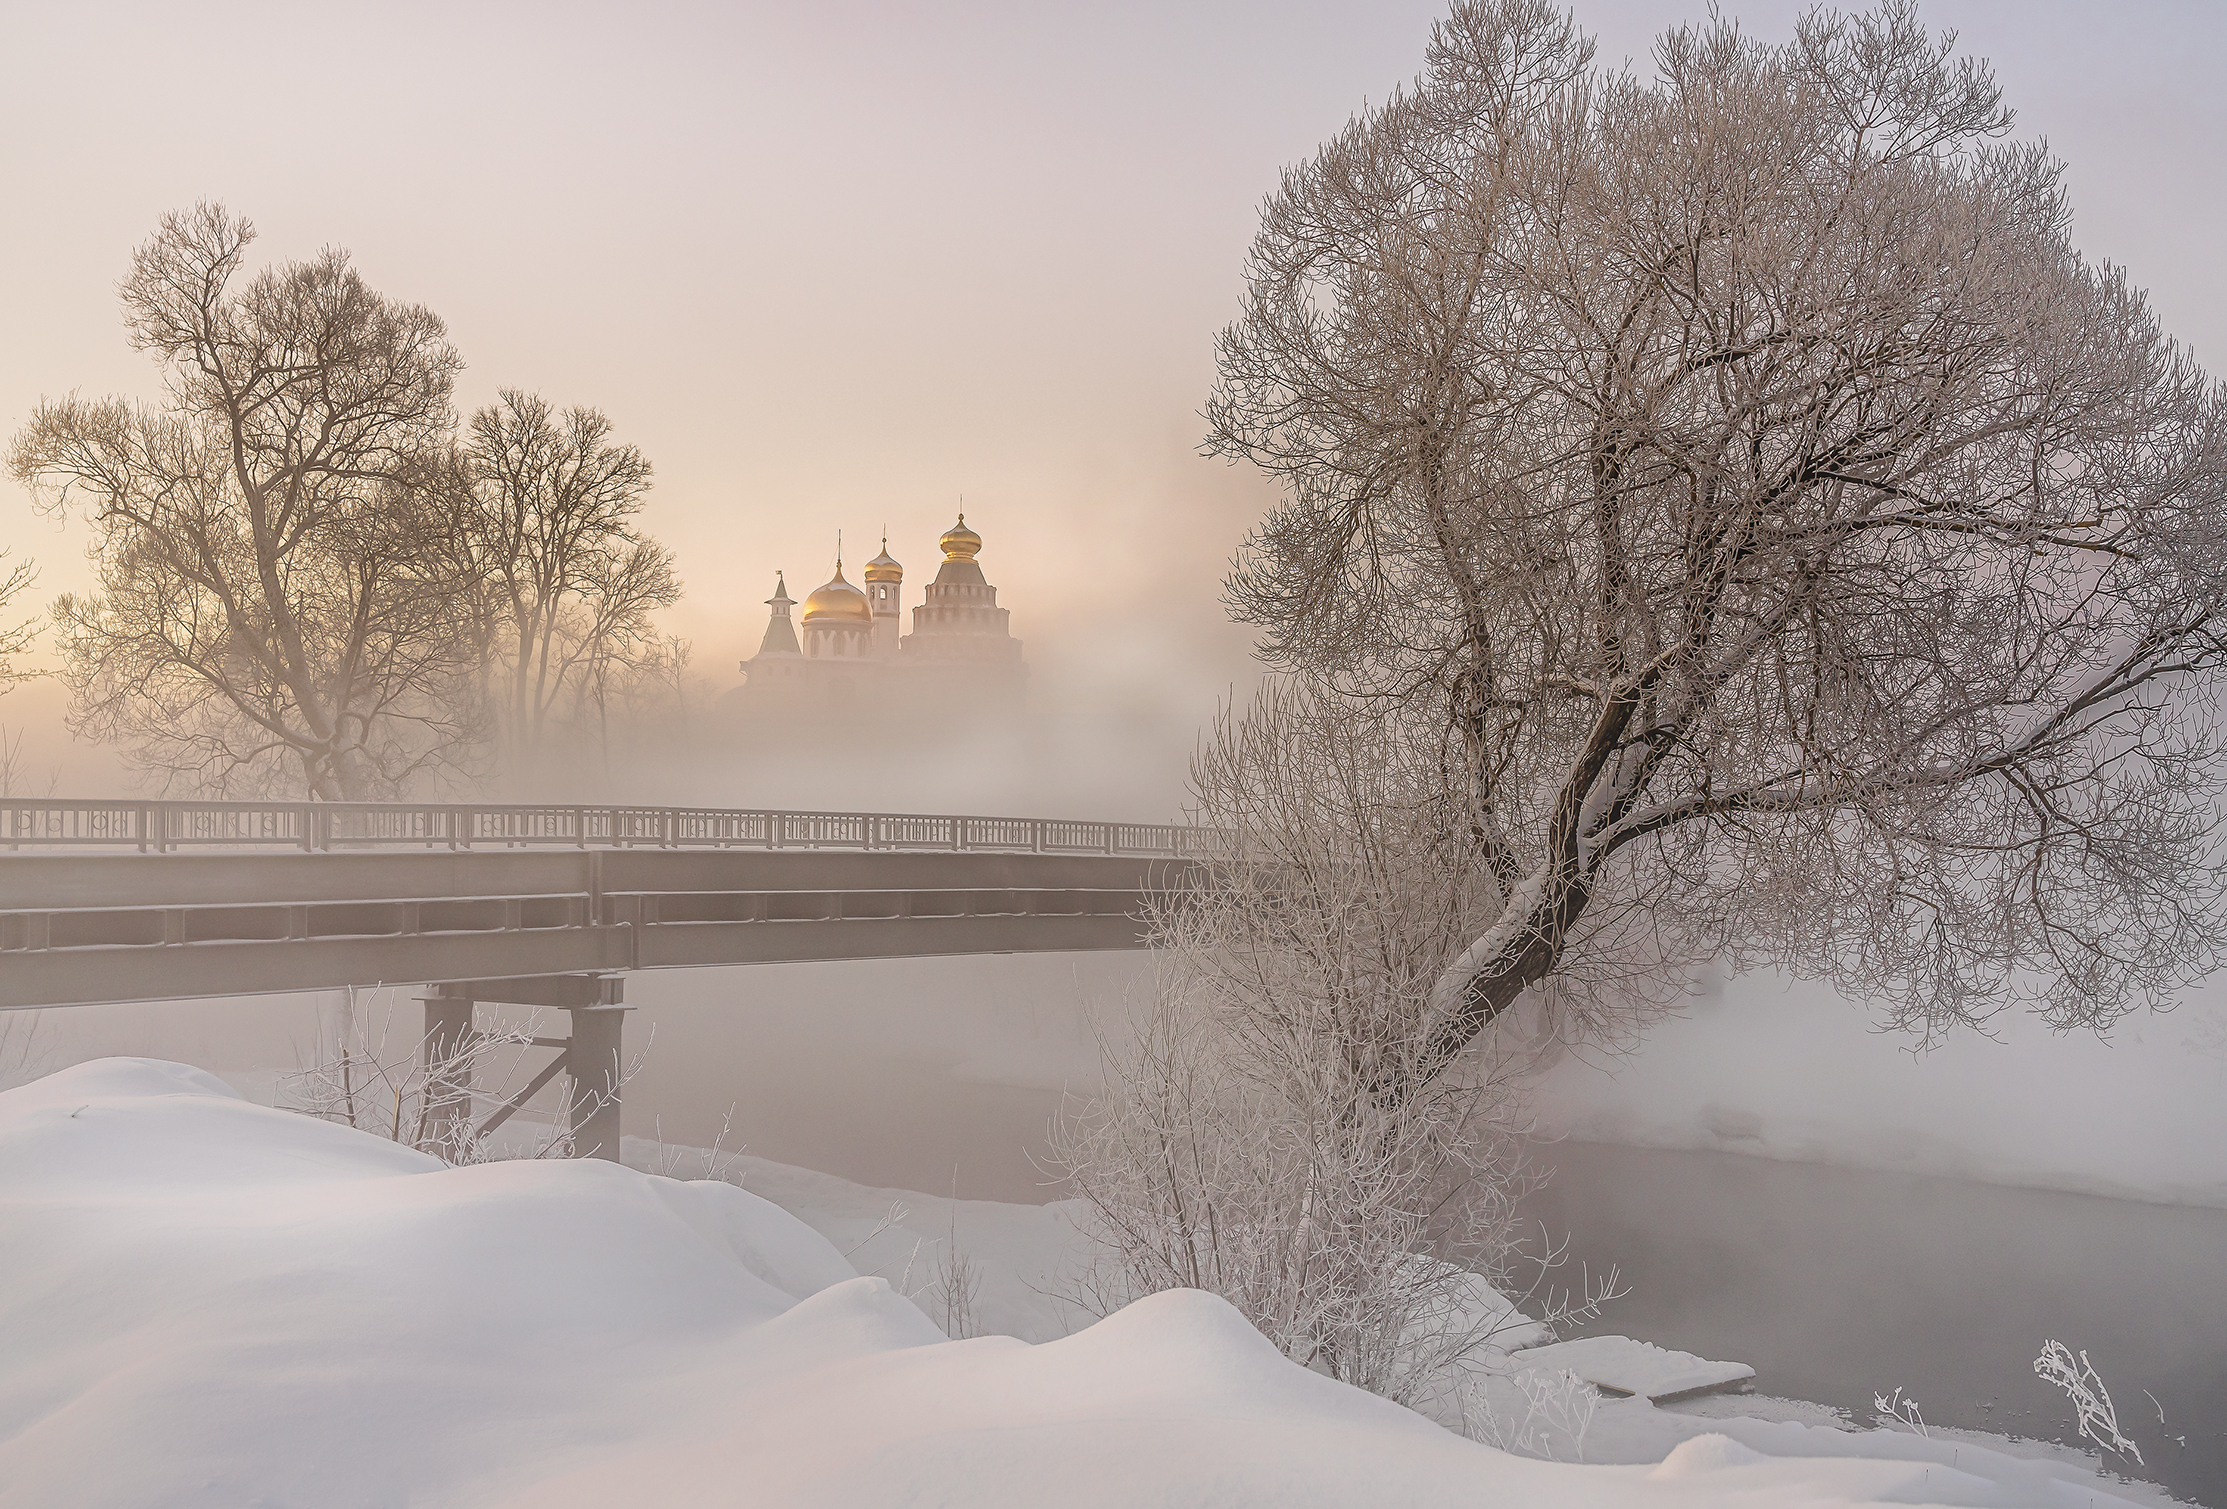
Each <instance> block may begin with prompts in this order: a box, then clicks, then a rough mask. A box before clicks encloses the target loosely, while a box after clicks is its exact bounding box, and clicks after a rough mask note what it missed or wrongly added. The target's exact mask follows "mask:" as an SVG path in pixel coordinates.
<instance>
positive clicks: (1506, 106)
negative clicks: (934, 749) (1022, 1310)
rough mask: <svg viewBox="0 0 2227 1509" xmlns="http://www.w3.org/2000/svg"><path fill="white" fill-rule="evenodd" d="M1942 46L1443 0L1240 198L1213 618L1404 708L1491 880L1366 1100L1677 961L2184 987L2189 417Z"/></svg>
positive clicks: (1603, 1010)
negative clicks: (1381, 79) (1431, 17)
mask: <svg viewBox="0 0 2227 1509" xmlns="http://www.w3.org/2000/svg"><path fill="white" fill-rule="evenodd" d="M1953 41H1954V39H1953V38H1943V39H1935V38H1933V37H1930V36H1929V35H1928V34H1927V32H1926V31H1925V29H1924V28H1923V27H1922V26H1921V25H1920V24H1919V23H1918V21H1917V19H1916V17H1915V14H1914V11H1913V9H1912V7H1911V6H1910V5H1908V4H1906V3H1900V0H1891V3H1888V4H1886V5H1884V6H1882V7H1880V8H1879V9H1876V10H1873V11H1870V12H1868V13H1865V14H1862V15H1857V16H1840V15H1836V14H1833V13H1830V12H1823V11H1813V12H1811V13H1810V14H1808V15H1807V16H1805V17H1804V18H1803V19H1802V20H1801V21H1800V22H1799V24H1798V26H1797V27H1796V30H1795V34H1794V37H1793V39H1792V40H1791V41H1790V42H1787V43H1785V44H1783V45H1768V44H1765V43H1763V42H1761V41H1758V40H1756V39H1753V38H1750V37H1747V36H1744V35H1743V34H1741V32H1740V31H1739V30H1738V28H1737V27H1736V25H1735V24H1734V23H1732V22H1730V21H1728V20H1716V21H1711V22H1709V23H1707V24H1702V25H1698V26H1693V27H1687V28H1681V29H1678V30H1674V31H1671V32H1668V33H1666V34H1665V35H1664V36H1663V37H1662V38H1661V39H1660V40H1659V42H1658V44H1657V47H1656V50H1655V57H1654V69H1653V72H1652V76H1640V75H1635V74H1632V73H1625V72H1612V71H1608V70H1605V69H1603V68H1601V67H1600V66H1598V65H1597V64H1596V63H1595V61H1594V58H1593V47H1592V44H1591V42H1590V41H1589V40H1588V39H1586V38H1585V37H1584V36H1583V35H1582V34H1581V33H1580V32H1579V31H1578V30H1577V28H1576V26H1575V24H1574V22H1573V21H1572V20H1571V19H1570V18H1569V17H1567V16H1564V15H1562V14H1559V13H1557V12H1556V11H1555V10H1553V9H1552V8H1551V7H1550V6H1549V5H1548V4H1546V3H1545V0H1464V3H1461V4H1458V5H1457V6H1456V8H1455V10H1454V11H1453V13H1452V15H1451V16H1450V17H1449V18H1448V19H1447V20H1445V21H1444V22H1442V23H1440V24H1439V25H1438V26H1437V27H1436V29H1435V30H1434V32H1433V35H1432V39H1431V42H1430V47H1429V52H1428V61H1427V67H1426V70H1425V72H1424V73H1423V75H1422V76H1421V77H1420V78H1419V79H1418V80H1417V81H1416V83H1415V84H1414V85H1413V86H1412V87H1411V88H1408V89H1405V90H1403V91H1401V92H1399V93H1397V94H1395V95H1394V96H1393V97H1392V98H1391V99H1390V100H1388V101H1387V102H1386V103H1384V104H1383V105H1382V106H1381V107H1378V108H1374V109H1371V110H1368V111H1367V112H1365V113H1364V114H1362V115H1360V116H1359V117H1357V118H1356V119H1355V120H1354V121H1353V122H1352V123H1351V124H1350V125H1349V126H1348V127H1347V128H1346V129H1345V130H1344V131H1343V132H1342V133H1341V134H1340V135H1338V136H1337V137H1336V138H1335V139H1334V140H1333V141H1331V142H1330V143H1329V144H1328V145H1326V146H1325V147H1323V148H1322V149H1321V151H1320V152H1319V154H1318V155H1317V156H1316V157H1315V158H1314V159H1313V160H1312V161H1310V162H1307V163H1305V164H1304V165H1302V166H1299V167H1297V168H1294V169H1293V170H1291V171H1290V172H1289V173H1287V175H1286V176H1285V179H1284V181H1283V183H1282V185H1281V187H1280V189H1279V191H1278V192H1277V193H1276V194H1275V195H1274V196H1273V197H1272V198H1271V199H1270V200H1269V201H1268V203H1267V205H1266V206H1265V208H1264V211H1263V218H1262V224H1261V228H1260V232H1259V235H1258V238H1257V240H1256V241H1255V243H1254V246H1253V249H1252V252H1251V255H1250V260H1249V262H1248V266H1247V293H1246V297H1245V301H1244V306H1243V311H1242V314H1241V316H1240V318H1239V319H1238V320H1237V321H1236V322H1235V323H1234V324H1232V325H1231V326H1230V327H1229V328H1228V329H1227V330H1226V331H1225V332H1224V333H1223V335H1222V337H1221V339H1220V347H1219V379H1218V382H1217V385H1216V387H1215V389H1214V392H1213V395H1212V398H1211V400H1210V420H1211V424H1212V435H1211V439H1210V442H1209V444H1210V447H1211V448H1212V449H1213V450H1214V451H1215V452H1217V453H1218V454H1221V455H1223V456H1225V457H1228V458H1232V459H1237V458H1242V459H1244V460H1246V461H1249V462H1251V463H1253V464H1255V465H1257V466H1259V467H1260V468H1262V469H1263V470H1264V471H1265V472H1267V473H1268V474H1269V475H1270V476H1272V477H1273V478H1274V479H1276V480H1277V481H1278V482H1279V483H1280V484H1281V486H1282V489H1283V494H1284V496H1283V499H1282V501H1281V503H1280V504H1279V506H1278V507H1277V508H1276V509H1275V510H1274V511H1273V512H1272V513H1271V514H1270V516H1269V517H1268V518H1267V520H1266V521H1265V522H1264V523H1263V524H1262V525H1261V526H1260V527H1259V528H1258V530H1257V531H1256V532H1255V533H1254V534H1253V535H1252V537H1251V538H1250V540H1249V542H1248V544H1247V547H1246V550H1245V551H1244V554H1243V556H1242V558H1241V559H1240V561H1239V563H1238V565H1237V567H1236V569H1235V571H1234V572H1233V574H1232V576H1231V578H1230V580H1229V583H1228V595H1229V600H1230V602H1231V604H1232V606H1233V609H1234V611H1235V612H1236V613H1237V615H1238V616H1239V617H1240V618H1241V619H1242V620H1244V621H1246V622H1249V623H1251V624H1254V625H1257V626H1258V628H1259V630H1260V632H1261V638H1260V641H1259V645H1260V651H1261V653H1262V654H1263V655H1264V656H1265V657H1266V658H1267V659H1268V660H1269V661H1270V662H1271V663H1273V664H1275V665H1278V666H1281V667H1285V668H1288V669H1291V670H1294V671H1299V672H1303V673H1305V674H1307V675H1309V676H1312V677H1319V678H1322V679H1323V680H1325V681H1326V682H1328V683H1329V684H1331V685H1334V686H1335V687H1336V688H1337V689H1338V690H1339V692H1340V693H1341V694H1342V695H1344V696H1346V697H1348V698H1350V699H1353V701H1354V703H1355V705H1356V706H1360V707H1366V706H1368V705H1369V704H1371V703H1375V702H1390V703H1395V704H1400V705H1404V706H1407V707H1410V708H1422V709H1426V710H1428V711H1429V712H1430V713H1431V714H1432V716H1433V718H1434V720H1435V727H1436V729H1437V733H1436V734H1434V735H1433V737H1434V738H1442V740H1443V749H1442V752H1443V756H1444V759H1445V761H1446V765H1447V769H1448V771H1449V775H1450V782H1449V783H1450V785H1451V786H1452V788H1453V789H1454V790H1456V791H1457V792H1458V800H1457V802H1456V807H1457V809H1458V818H1457V823H1458V826H1459V828H1460V829H1461V830H1462V831H1463V834H1464V838H1465V841H1466V842H1467V843H1468V845H1469V846H1470V855H1471V858H1470V863H1472V864H1473V865H1474V866H1475V867H1476V869H1477V871H1478V872H1479V873H1480V874H1482V875H1484V876H1487V877H1489V878H1490V881H1491V883H1492V885H1493V887H1494V890H1495V894H1496V898H1497V899H1496V902H1495V905H1494V908H1493V912H1494V920H1493V921H1492V922H1491V923H1490V924H1489V925H1487V926H1485V927H1483V928H1481V929H1479V931H1478V932H1477V934H1476V935H1475V936H1474V937H1473V938H1472V939H1471V940H1470V941H1469V942H1468V944H1467V946H1466V947H1464V948H1463V949H1462V950H1461V951H1460V952H1459V953H1458V955H1457V956H1456V957H1455V958H1454V959H1453V960H1452V961H1451V963H1450V964H1449V966H1448V967H1447V969H1446V970H1445V972H1444V974H1443V975H1442V976H1441V978H1440V979H1439V981H1438V983H1437V985H1436V987H1435V993H1434V997H1433V1008H1432V1009H1433V1012H1434V1016H1433V1020H1432V1023H1431V1028H1430V1032H1431V1039H1430V1047H1429V1051H1428V1052H1426V1053H1424V1054H1422V1055H1421V1056H1420V1057H1419V1058H1418V1059H1417V1060H1416V1062H1415V1064H1414V1065H1413V1067H1412V1069H1411V1070H1409V1071H1406V1078H1407V1081H1408V1085H1407V1086H1406V1087H1405V1089H1403V1090H1402V1091H1401V1092H1400V1093H1405V1092H1406V1089H1411V1088H1412V1085H1413V1084H1414V1083H1420V1082H1425V1081H1428V1080H1429V1079H1430V1078H1432V1077H1433V1076H1434V1075H1436V1074H1437V1073H1438V1072H1439V1071H1440V1070H1441V1069H1442V1068H1443V1066H1445V1065H1446V1064H1448V1063H1449V1062H1451V1061H1452V1060H1453V1059H1454V1058H1455V1056H1456V1055H1457V1054H1459V1053H1460V1051H1461V1050H1462V1048H1463V1047H1464V1046H1465V1045H1467V1044H1469V1043H1470V1042H1471V1041H1473V1040H1474V1039H1475V1037H1476V1036H1477V1034H1478V1033H1479V1032H1480V1031H1481V1030H1482V1028H1483V1027H1484V1026H1485V1025H1486V1024H1487V1023H1488V1022H1489V1021H1491V1020H1492V1019H1493V1018H1494V1017H1495V1016H1496V1014H1498V1013H1500V1012H1502V1011H1503V1010H1505V1009H1506V1008H1507V1007H1508V1006H1509V1005H1510V1003H1511V1002H1513V1001H1514V1000H1516V998H1517V997H1518V996H1519V995H1520V994H1522V993H1523V992H1524V991H1526V990H1527V989H1530V988H1532V987H1535V986H1540V985H1542V984H1543V983H1552V984H1555V985H1556V986H1557V987H1558V988H1557V989H1556V990H1555V991H1554V992H1553V993H1554V994H1555V995H1556V996H1557V998H1558V999H1560V1000H1562V1001H1563V1002H1565V1003H1566V1007H1567V1009H1568V1010H1570V1011H1572V1012H1574V1013H1576V1014H1577V1016H1578V1019H1579V1025H1580V1026H1581V1027H1582V1026H1583V1024H1584V1019H1585V1016H1586V1014H1587V1013H1593V1014H1594V1015H1593V1020H1594V1021H1595V1022H1596V1023H1598V1022H1600V1021H1602V1020H1605V1016H1606V1014H1608V1013H1612V1012H1616V1011H1620V1010H1624V1009H1627V1008H1628V1006H1629V1004H1630V1003H1631V1002H1632V1001H1634V1000H1637V999H1644V998H1645V996H1646V994H1647V992H1646V990H1645V989H1644V988H1643V987H1644V986H1645V984H1646V983H1647V982H1648V981H1650V980H1652V981H1654V982H1655V983H1656V984H1658V985H1660V986H1663V987H1666V988H1667V987H1669V986H1670V985H1671V984H1672V983H1673V982H1674V981H1675V980H1676V979H1677V978H1678V977H1679V975H1680V973H1681V971H1682V970H1683V968H1684V967H1685V966H1686V965H1687V964H1688V963H1690V961H1692V960H1694V959H1695V958H1697V957H1700V956H1704V955H1711V954H1720V953H1721V954H1729V955H1730V956H1732V957H1733V958H1734V959H1735V960H1739V961H1748V960H1769V961H1773V962H1776V963H1778V964H1780V965H1783V966H1787V967H1790V968H1792V969H1795V970H1797V971H1802V972H1808V973H1812V974H1815V975H1819V976H1822V977H1825V978H1827V979H1829V980H1831V981H1832V982H1833V983H1835V984H1836V985H1838V986H1840V987H1842V988H1844V989H1848V990H1851V991H1854V992H1857V993H1861V994H1864V995H1868V996H1873V997H1876V998H1878V999H1880V1000H1882V1001H1883V1002H1885V1003H1886V1009H1887V1010H1888V1011H1889V1012H1890V1014H1891V1016H1892V1018H1893V1020H1894V1021H1896V1022H1897V1023H1898V1024H1901V1025H1905V1026H1920V1027H1924V1028H1927V1029H1936V1028H1939V1027H1943V1026H1945V1025H1947V1024H1950V1023H1953V1022H1956V1021H1958V1020H1974V1019H1978V1018H1981V1017H1984V1016H1985V1015H1987V1014H1988V1013H1990V1012H1992V1011H1994V1010H1997V1009H2000V1008H2002V1007H2003V1006H2004V1005H2006V1004H2008V1003H2009V1002H2011V1001H2013V1000H2015V999H2018V998H2020V997H2021V996H2022V995H2025V994H2029V993H2030V994H2031V995H2033V996H2034V997H2036V998H2037V999H2038V1003H2039V1005H2040V1007H2041V1009H2042V1010H2043V1011H2044V1013H2045V1014H2046V1016H2047V1017H2048V1019H2049V1020H2050V1021H2052V1022H2054V1023H2056V1024H2058V1025H2061V1026H2070V1025H2076V1024H2093V1025H2103V1024H2108V1023H2109V1022H2111V1021H2113V1020H2114V1019H2116V1018H2117V1017H2119V1016H2120V1015H2122V1014H2123V1013H2125V1012H2127V1011H2130V1010H2133V1009H2136V1008H2137V1007H2138V1006H2139V1005H2140V1004H2142V1003H2143V1002H2144V1001H2145V1000H2146V999H2150V998H2153V997H2155V996H2156V995H2157V994H2158V993H2160V992H2163V991H2167V990H2169V989H2170V988H2171V987H2172V986H2173V985H2174V983H2175V982H2177V981H2181V980H2185V979H2187V978H2188V977H2189V976H2191V975H2192V974H2194V973H2196V972H2199V971H2204V970H2208V969H2210V968H2211V967H2213V965H2214V963H2215V959H2216V950H2215V947H2214V943H2213V939H2214V938H2215V937H2217V936H2218V929H2217V925H2216V924H2217V921H2218V916H2219V902H2220V885H2219V878H2220V873H2219V869H2218V865H2217V859H2218V856H2217V853H2216V851H2215V844H2214V841H2215V828H2216V823H2215V818H2214V807H2213V796H2214V792H2215V789H2216V786H2217V782H2218V777H2219V774H2220V770H2219V753H2220V751H2219V746H2218V740H2217V738H2216V735H2215V732H2214V726H2213V719H2212V707H2211V697H2212V689H2213V686H2214V681H2213V676H2214V673H2215V672H2216V671H2217V669H2218V667H2219V664H2220V660H2221V654H2222V648H2223V646H2222V640H2221V635H2220V627H2221V619H2220V611H2221V607H2222V603H2223V595H2227V553H2223V546H2227V527H2223V526H2227V452H2223V449H2222V442H2223V440H2227V427H2223V424H2222V419H2223V411H2227V404H2223V400H2222V395H2221V391H2220V389H2219V388H2218V387H2217V386H2215V385H2214V384H2213V383H2212V382H2211V381H2210V379H2208V378H2207V377H2206V375H2205V374H2204V373H2203V371H2201V370H2200V369H2199V368H2198V367H2197V365H2196V364H2195V362H2194V361H2193V360H2192V359H2191V358H2190V356H2189V355H2188V353H2187V352H2186V351H2185V350H2183V349H2182V348H2180V347H2179V346H2177V345H2175V344H2174V343H2173V342H2172V341H2171V340H2170V339H2168V338H2167V337H2166V335H2165V334H2164V333H2163V331H2161V329H2160V328H2159V325H2158V322H2157V320H2156V319H2155V317H2154V316H2153V315H2152V313H2151V311H2150V310H2149V308H2148V306H2147V305H2146V303H2145V302H2144V299H2143V296H2142V295H2141V293H2140V292H2139V291H2138V290H2137V289H2135V288H2134V287H2133V286H2132V285H2131V284H2130V282H2129V281H2128V279H2127V277H2126V275H2125V274H2124V273H2123V272H2122V271H2120V270H2119V269H2117V268H2115V267H2110V266H2099V265H2096V264H2093V263H2090V262H2088V261H2086V260H2084V259H2083V258H2082V257H2081V256H2080V254H2079V253H2078V252H2077V251H2076V250H2075V249H2074V248H2073V246H2072V244H2071V241H2070V240H2069V237H2068V234H2067V225H2068V218H2069V212H2068V208H2067V202H2066V196H2065V192H2064V186H2063V178H2062V169H2061V165H2060V164H2059V163H2058V162H2057V161H2055V160H2054V159H2053V158H2051V157H2050V156H2049V155H2048V153H2047V152H2046V151H2045V150H2043V149H2042V148H2040V147H2037V146H2029V145H2023V144H2018V143H2015V142H2011V141H2009V140H2007V139H2006V133H2007V132H2008V130H2009V128H2010V125H2011V115H2010V112H2009V111H2008V110H2007V109H2006V108H2005V107H2004V105H2003V103H2002V100H2001V96H2000V92H1999V91H1998V89H1997V87H1996V86H1995V84H1994V82H1993V81H1992V79H1991V77H1990V74H1989V72H1988V70H1987V68H1986V67H1985V65H1984V64H1982V63H1977V62H1974V61H1971V60H1968V59H1962V58H1959V57H1958V56H1956V54H1955V52H1954V50H1953V45H1952V44H1953Z"/></svg>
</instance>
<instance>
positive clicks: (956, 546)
mask: <svg viewBox="0 0 2227 1509" xmlns="http://www.w3.org/2000/svg"><path fill="white" fill-rule="evenodd" d="M936 543H937V544H939V545H941V546H942V547H943V558H944V559H945V560H947V561H971V560H973V559H974V556H975V552H976V551H978V550H980V549H981V548H982V536H980V535H978V534H976V533H975V532H974V531H973V530H971V529H969V528H967V516H966V515H965V514H961V515H959V522H958V523H957V524H956V525H954V526H953V527H952V528H950V529H947V530H945V531H944V535H943V538H942V539H940V540H938V541H936Z"/></svg>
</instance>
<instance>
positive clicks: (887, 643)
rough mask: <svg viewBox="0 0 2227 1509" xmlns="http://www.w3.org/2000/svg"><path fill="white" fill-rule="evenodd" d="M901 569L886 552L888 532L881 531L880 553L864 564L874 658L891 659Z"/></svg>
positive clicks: (902, 578) (900, 595)
mask: <svg viewBox="0 0 2227 1509" xmlns="http://www.w3.org/2000/svg"><path fill="white" fill-rule="evenodd" d="M904 592H905V568H904V567H903V566H900V565H899V564H897V561H896V558H895V557H893V556H892V555H890V553H889V532H888V531H887V530H884V531H883V532H882V553H881V554H880V555H877V556H875V557H874V558H873V559H872V560H870V561H868V562H867V563H866V602H867V606H869V607H871V608H872V609H873V610H874V658H875V659H876V660H895V659H896V658H897V639H898V632H899V625H900V624H901V623H902V619H900V618H899V616H898V615H899V613H900V611H901V607H900V604H901V601H902V599H903V597H904Z"/></svg>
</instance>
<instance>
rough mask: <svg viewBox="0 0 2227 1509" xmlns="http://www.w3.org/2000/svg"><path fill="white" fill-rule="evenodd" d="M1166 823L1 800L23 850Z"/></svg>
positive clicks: (522, 843)
mask: <svg viewBox="0 0 2227 1509" xmlns="http://www.w3.org/2000/svg"><path fill="white" fill-rule="evenodd" d="M1198 842H1199V840H1198V834H1197V833H1196V831H1195V830H1193V829H1189V828H1186V827H1183V826H1181V825H1178V824H1169V823H1098V822H1083V821H1078V820H1075V819H1071V818H1032V817H960V816H948V817H947V816H938V815H933V814H926V813H888V812H789V811H782V810H779V809H774V808H724V807H641V806H583V805H542V804H533V805H494V804H485V803H423V802H194V801H90V802H87V801H65V800H60V799H55V798H37V799H30V798H14V797H11V798H0V846H4V847H5V848H7V849H10V850H19V851H20V850H24V849H136V850H138V851H139V852H140V853H143V854H159V853H169V852H172V851H174V850H179V849H275V848H283V849H298V850H304V851H307V852H311V853H317V852H321V851H326V850H334V849H340V850H363V849H444V848H445V849H475V848H530V847H541V846H548V847H563V848H577V849H590V848H668V849H670V848H720V849H730V848H741V849H924V850H942V851H947V852H953V853H970V852H1006V853H1034V854H1126V855H1150V856H1167V857H1171V858H1180V857H1183V856H1186V855H1189V854H1192V853H1194V852H1196V850H1197V848H1198Z"/></svg>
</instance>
